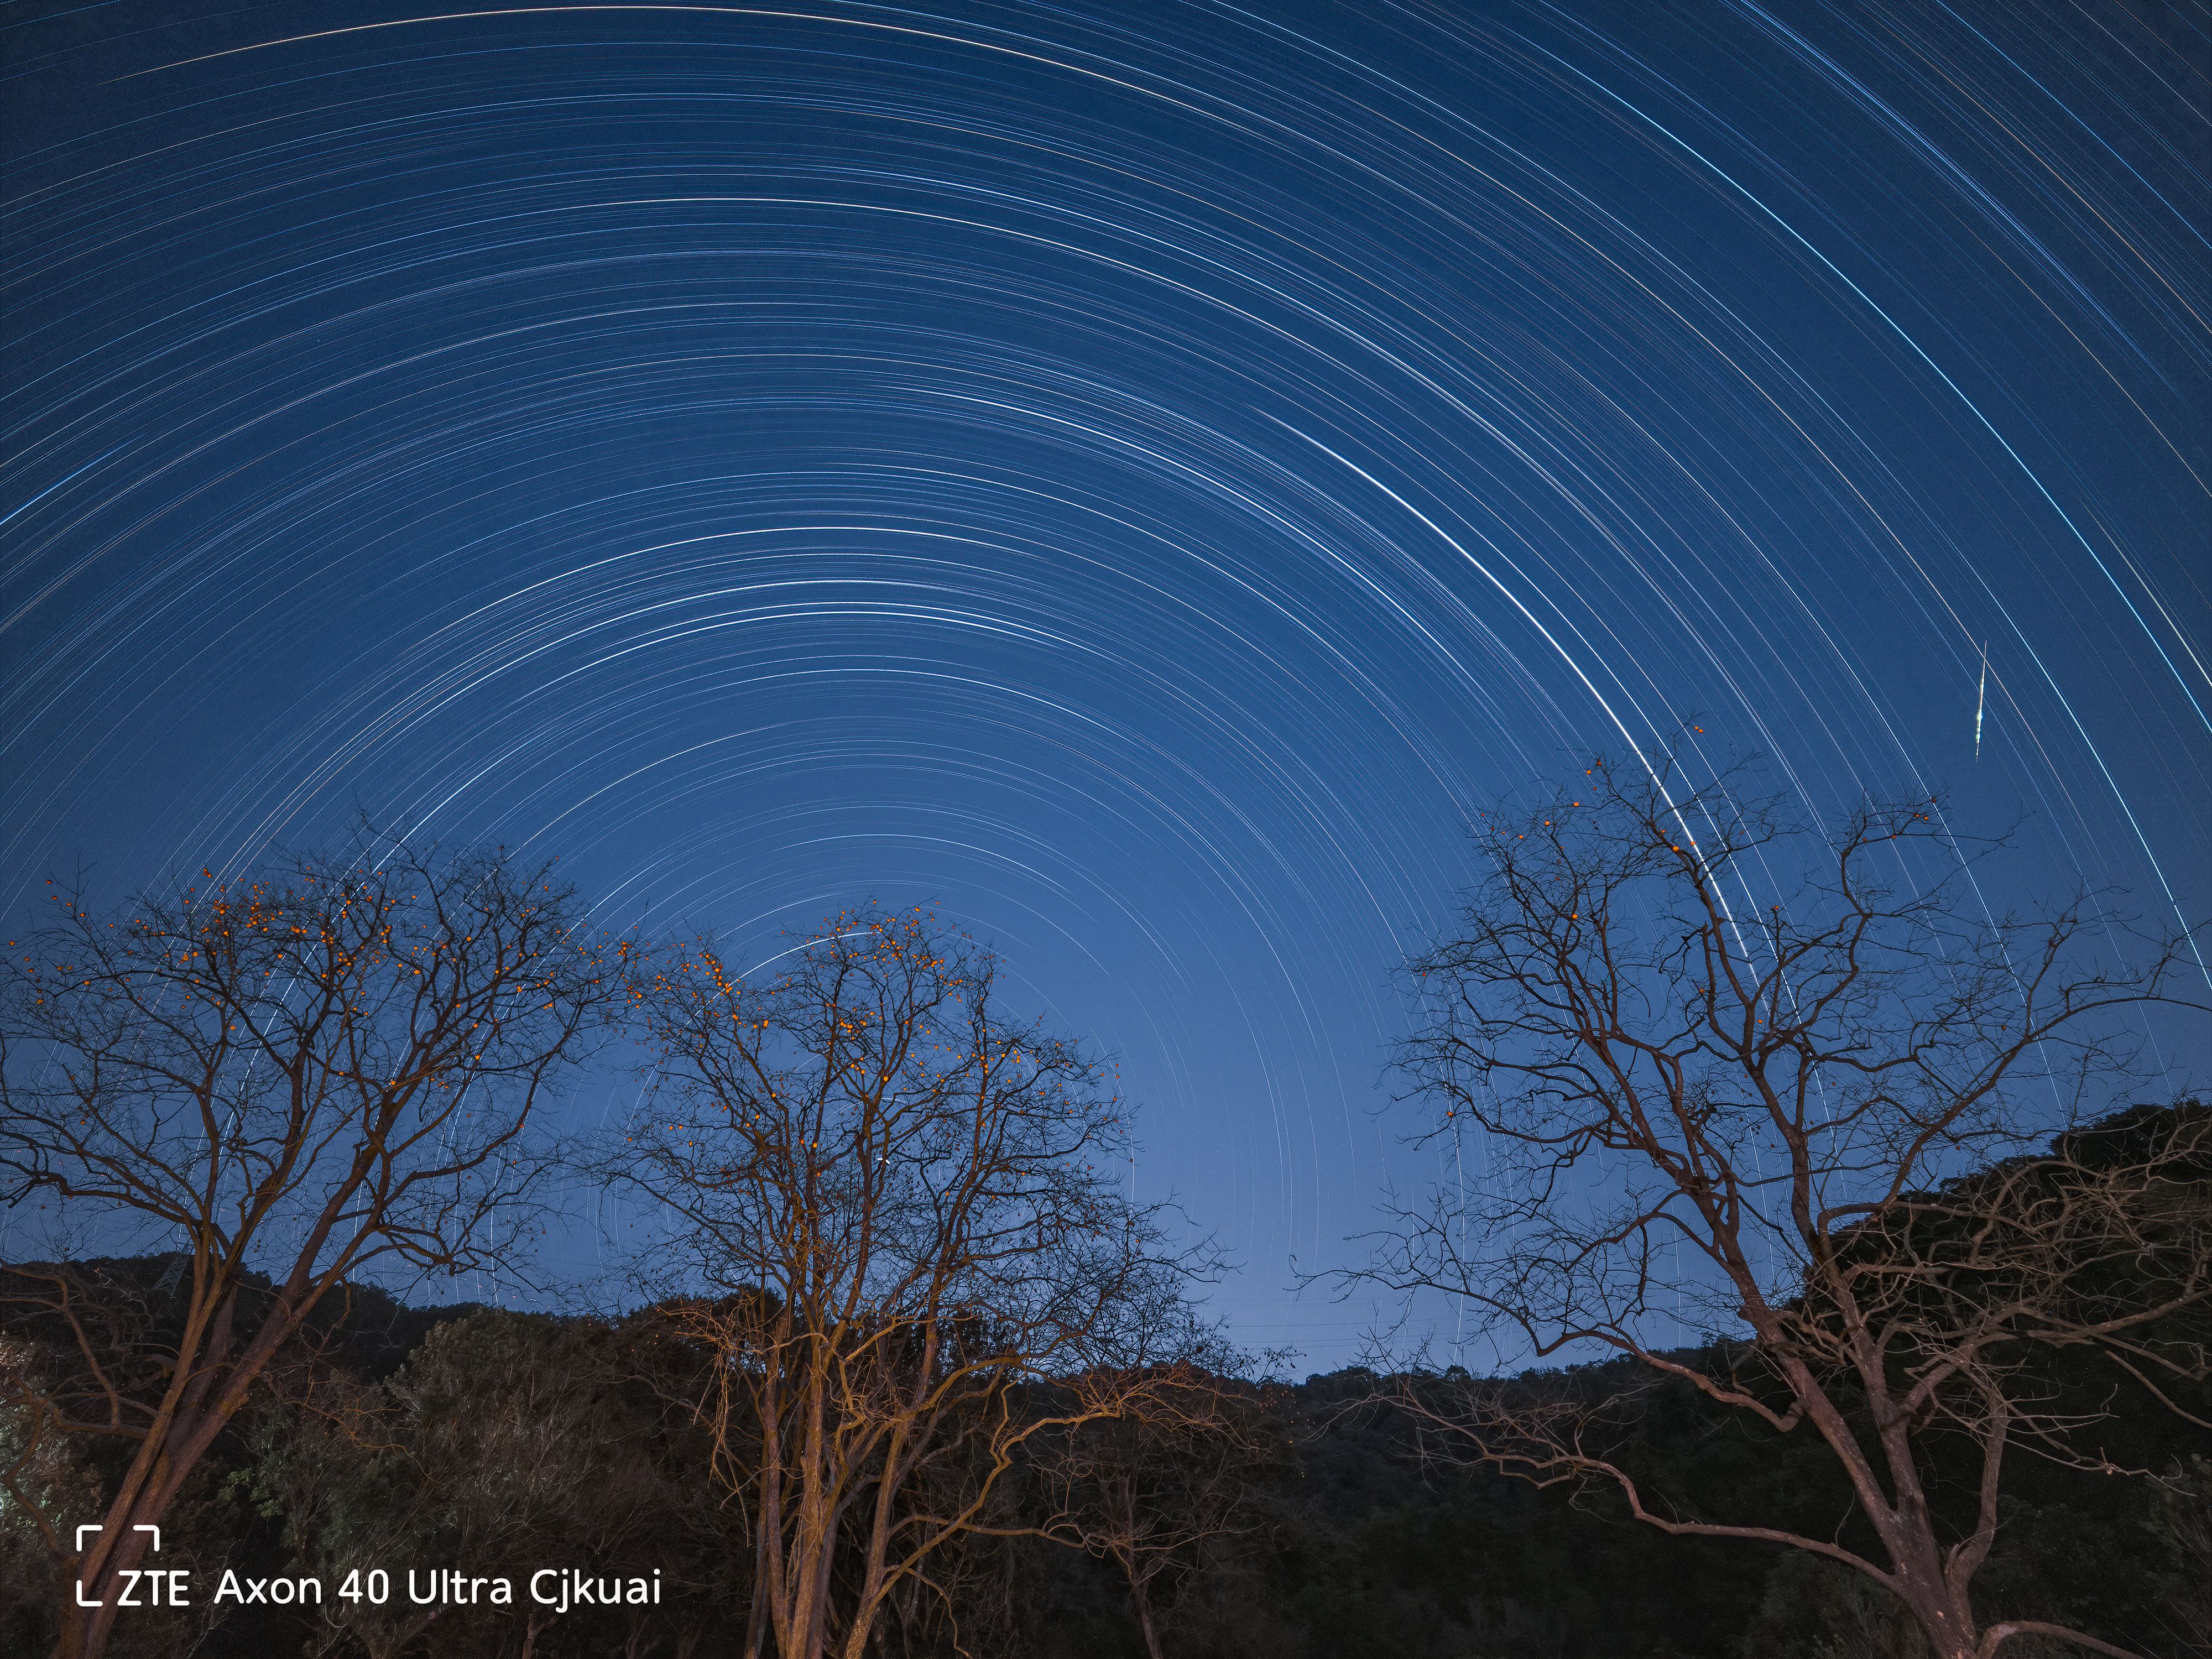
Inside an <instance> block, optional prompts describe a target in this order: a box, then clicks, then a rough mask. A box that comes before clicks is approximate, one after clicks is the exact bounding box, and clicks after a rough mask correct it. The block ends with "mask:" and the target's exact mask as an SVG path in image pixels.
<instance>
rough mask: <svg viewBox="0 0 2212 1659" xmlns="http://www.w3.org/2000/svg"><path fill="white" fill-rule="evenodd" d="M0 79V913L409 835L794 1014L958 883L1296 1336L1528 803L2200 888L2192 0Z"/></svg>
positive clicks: (418, 19) (2203, 782)
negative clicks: (1936, 849)
mask: <svg viewBox="0 0 2212 1659" xmlns="http://www.w3.org/2000/svg"><path fill="white" fill-rule="evenodd" d="M0 47H3V48H4V64H5V70H4V73H5V77H6V78H5V79H4V81H0V97H4V98H5V100H6V104H7V132H6V145H7V179H6V190H5V198H6V204H7V217H6V228H5V238H6V240H5V285H6V286H5V294H6V298H5V304H6V307H7V321H6V348H7V350H6V363H5V368H6V385H5V388H4V403H0V409H4V420H5V422H6V431H7V441H6V445H5V449H4V455H0V513H4V515H5V516H4V521H0V538H4V548H3V549H0V559H4V573H5V574H4V577H0V652H3V653H4V658H0V688H3V689H0V884H4V893H3V894H0V897H4V902H5V905H6V906H7V908H8V913H9V915H23V914H26V913H27V910H28V909H29V908H30V907H31V906H32V905H33V902H34V897H35V895H36V894H37V893H38V892H39V891H40V889H41V884H42V882H43V881H44V879H45V878H46V877H47V876H49V875H52V874H56V873H69V872H76V871H79V870H82V872H83V874H84V878H85V879H86V880H87V882H88V884H89V885H90V886H91V887H92V888H93V889H94V890H95V891H96V892H102V893H120V892H122V891H125V890H129V889H130V888H131V887H133V886H136V885H138V884H143V883H146V882H148V881H151V880H155V879H157V878H161V876H162V875H163V874H164V873H165V872H172V871H174V870H177V869H180V868H185V867H191V868H194V869H197V868H198V867H199V866H202V865H206V866H210V867H211V868H215V869H217V870H218V871H223V870H233V869H238V868H242V867H244V866H246V865H247V864H248V863H250V862H251V861H252V860H254V859H255V858H256V857H258V856H259V855H260V854H263V853H264V851H265V850H266V849H268V848H270V847H271V846H276V845H292V844H298V843H302V842H316V841H319V840H324V839H327V838H329V837H331V836H335V835H337V834H339V833H341V832H343V829H345V827H346V826H347V825H348V824H349V823H351V822H352V821H354V820H355V819H356V817H358V816H360V815H362V814H366V815H368V817H370V818H371V819H373V820H374V822H375V823H379V824H380V825H383V826H386V827H387V828H389V829H394V830H397V831H403V832H405V833H408V834H410V835H413V836H420V837H423V838H426V839H439V840H447V841H453V842H462V841H469V840H487V841H489V840H503V841H505V842H508V843H510V844H515V845H521V846H526V847H528V848H531V849H532V850H542V851H544V852H549V853H550V852H557V853H559V854H561V855H562V859H563V861H564V866H565V867H566V868H568V871H569V872H570V873H571V875H572V876H573V877H574V879H575V880H576V881H577V882H578V883H579V884H580V885H581V886H582V887H583V888H584V889H585V890H586V891H587V892H589V893H591V894H592V895H593V896H595V897H596V898H597V899H598V900H599V903H600V905H601V908H602V911H603V913H604V914H605V915H606V916H607V917H608V918H609V920H610V921H614V922H617V923H618V924H621V925H630V924H642V925H644V926H646V927H647V928H648V929H678V928H680V929H689V928H694V927H703V928H711V929H713V930H714V931H716V932H717V933H720V934H721V935H722V936H723V937H724V938H725V939H727V940H729V941H732V943H733V945H734V946H735V947H736V949H735V954H736V955H737V956H738V957H743V958H744V959H748V960H760V959H764V958H767V957H770V956H771V955H773V953H774V952H775V951H777V950H778V949H780V948H781V946H780V945H779V944H778V943H777V941H778V939H779V938H780V937H781V933H782V930H784V929H787V928H803V927H811V926H812V925H813V924H815V923H816V922H817V920H818V919H819V918H820V917H822V916H823V915H829V914H831V913H834V912H836V911H837V910H839V909H841V908H843V907H844V906H846V905H848V904H849V903H854V902H860V901H865V900H866V899H869V898H874V899H877V900H878V901H881V902H885V903H890V904H907V903H915V902H933V903H935V904H936V905H937V906H938V907H939V909H940V910H941V911H942V913H943V914H944V915H946V916H947V917H949V918H951V919H953V920H955V921H957V922H959V923H960V924H962V925H963V926H965V927H969V928H971V929H972V930H973V931H974V932H975V933H977V934H978V935H980V936H981V937H985V938H987V939H992V940H994V941H995V942H996V944H997V945H999V946H1000V949H1001V950H1003V951H1005V953H1006V957H1007V958H1008V961H1009V963H1010V965H1011V967H1012V970H1013V971H1014V972H1015V973H1016V974H1018V975H1019V977H1020V980H1021V981H1022V983H1023V986H1024V991H1025V994H1026V995H1028V996H1029V997H1030V999H1032V1000H1033V1002H1034V1004H1035V1006H1036V1007H1038V1008H1039V1009H1042V1010H1045V1011H1048V1012H1049V1013H1050V1014H1051V1015H1052V1017H1053V1018H1054V1019H1055V1020H1056V1021H1058V1022H1059V1023H1060V1024H1062V1025H1064V1026H1065V1027H1066V1029H1069V1030H1073V1031H1076V1032H1079V1033H1082V1034H1085V1036H1088V1037H1089V1038H1090V1039H1091V1040H1092V1041H1093V1042H1095V1043H1096V1044H1097V1046H1098V1047H1099V1048H1101V1049H1103V1050H1104V1051H1107V1052H1109V1053H1110V1054H1114V1055H1115V1056H1116V1057H1117V1060H1118V1064H1119V1068H1120V1073H1121V1083H1122V1085H1123V1086H1124V1087H1125V1088H1126V1089H1127V1091H1128V1093H1129V1095H1130V1097H1131V1098H1132V1099H1133V1100H1134V1101H1135V1102H1137V1103H1139V1106H1140V1112H1139V1120H1138V1121H1139V1134H1140V1136H1141V1139H1142V1141H1143V1145H1144V1152H1143V1153H1142V1155H1141V1158H1140V1160H1139V1163H1138V1164H1136V1165H1134V1166H1133V1168H1132V1169H1131V1170H1130V1171H1129V1172H1128V1178H1129V1180H1130V1181H1131V1182H1133V1184H1134V1185H1135V1187H1136V1188H1137V1189H1138V1190H1139V1193H1140V1194H1141V1195H1143V1196H1146V1197H1158V1196H1161V1195H1164V1194H1168V1193H1170V1192H1171V1193H1174V1194H1178V1195H1179V1196H1180V1198H1181V1200H1182V1202H1183V1204H1184V1206H1185V1207H1186V1208H1187V1209H1188V1212H1189V1213H1190V1215H1191V1217H1192V1218H1193V1220H1194V1223H1195V1224H1196V1225H1199V1226H1200V1227H1202V1228H1204V1229H1206V1230H1209V1231H1213V1232H1216V1233H1218V1236H1219V1237H1220V1239H1221V1241H1222V1242H1223V1243H1225V1244H1226V1245H1227V1246H1228V1247H1229V1248H1230V1249H1231V1250H1233V1251H1234V1252H1235V1253H1236V1254H1237V1256H1238V1257H1240V1258H1241V1259H1242V1261H1243V1262H1244V1263H1245V1267H1244V1269H1243V1273H1241V1274H1240V1275H1238V1276H1237V1278H1236V1279H1232V1280H1231V1282H1230V1283H1228V1284H1227V1285H1225V1286H1224V1287H1223V1288H1222V1291H1221V1293H1220V1296H1219V1297H1218V1304H1219V1306H1220V1307H1221V1309H1222V1310H1225V1312H1227V1313H1228V1314H1229V1315H1230V1316H1231V1318H1232V1320H1233V1321H1234V1328H1235V1329H1236V1330H1237V1333H1238V1334H1239V1335H1240V1336H1241V1337H1243V1338H1244V1339H1245V1340H1249V1341H1253V1342H1255V1343H1264V1344H1274V1343H1293V1344H1296V1345H1297V1346H1299V1347H1300V1348H1302V1349H1303V1350H1304V1351H1305V1352H1307V1353H1308V1354H1309V1355H1310V1356H1313V1357H1315V1358H1317V1359H1321V1360H1328V1359H1331V1358H1337V1357H1339V1356H1340V1355H1341V1354H1342V1353H1344V1352H1348V1351H1349V1345H1350V1344H1351V1342H1352V1340H1353V1339H1354V1337H1355V1335H1356V1334H1357V1330H1358V1327H1359V1326H1360V1325H1361V1323H1362V1322H1363V1321H1364V1318H1365V1317H1366V1315H1365V1313H1364V1310H1362V1309H1361V1308H1359V1307H1358V1306H1355V1305H1351V1304H1334V1303H1331V1302H1328V1300H1327V1299H1326V1298H1317V1297H1316V1296H1314V1295H1313V1294H1312V1293H1310V1292H1309V1293H1308V1294H1307V1295H1306V1296H1305V1297H1303V1298H1298V1297H1293V1295H1292V1294H1291V1290H1290V1289H1289V1282H1290V1279H1291V1273H1292V1267H1291V1262H1292V1259H1293V1258H1295V1259H1296V1263H1297V1270H1298V1271H1308V1270H1313V1269H1319V1268H1322V1267H1327V1266H1329V1265H1331V1264H1333V1263H1334V1262H1336V1261H1340V1260H1342V1259H1344V1258H1345V1256H1346V1253H1347V1252H1348V1251H1351V1250H1352V1249H1356V1247H1353V1246H1348V1245H1347V1244H1346V1243H1345V1240H1346V1236H1347V1235H1349V1234H1352V1233H1356V1232H1358V1231H1359V1230H1360V1229H1361V1228H1362V1227H1363V1226H1365V1225H1369V1219H1368V1218H1369V1217H1370V1214H1371V1206H1372V1205H1373V1203H1374V1201H1375V1199H1376V1194H1378V1192H1379V1191H1380V1190H1381V1188H1382V1187H1383V1183H1384V1182H1385V1181H1386V1180H1387V1179H1389V1178H1390V1177H1391V1176H1393V1175H1395V1176H1398V1177H1399V1178H1401V1179H1415V1180H1418V1179H1419V1178H1420V1175H1421V1168H1422V1166H1421V1164H1420V1161H1419V1158H1418V1157H1417V1156H1416V1155H1414V1154H1413V1153H1411V1152H1407V1150H1406V1149H1405V1148H1404V1147H1403V1146H1401V1139H1400V1137H1401V1131H1402V1125H1401V1124H1400V1123H1398V1122H1396V1121H1394V1119H1393V1116H1392V1114H1391V1111H1390V1109H1389V1097H1390V1094H1391V1091H1392V1088H1393V1085H1392V1084H1391V1082H1390V1081H1389V1078H1388V1077H1387V1076H1386V1075H1385V1073H1384V1066H1385V1062H1386V1060H1387V1059H1388V1056H1389V1050H1390V1046H1391V1044H1392V1042H1394V1040H1395V1038H1396V1037H1398V1036H1400V1035H1401V1032H1402V1030H1403V1027H1404V1019H1403V1010H1402V1006H1401V993H1400V990H1399V989H1398V988H1397V987H1396V986H1395V983H1394V979H1393V975H1394V971H1395V969H1396V967H1397V966H1398V964H1399V963H1401V962H1402V960H1403V959H1404V957H1406V955H1407V953H1408V952H1409V951H1414V950H1418V949H1419V947H1420V946H1421V945H1423V944H1424V943H1425V941H1426V940H1427V939H1429V938H1430V937H1431V934H1432V933H1433V931H1434V929H1435V928H1436V927H1438V926H1439V925H1440V924H1441V922H1442V921H1443V918H1444V917H1445V916H1446V915H1448V914H1449V907H1450V904H1451V902H1452V899H1453V896H1454V894H1455V892H1456V891H1457V890H1459V889H1460V888H1461V887H1462V885H1463V884H1464V883H1465V882H1466V881H1467V880H1468V877H1469V873H1470V872H1469V864H1468V850H1467V846H1466V842H1465V837H1464V827H1465V825H1466V823H1467V822H1468V817H1469V815H1470V814H1471V813H1472V812H1473V811H1475V810H1477V809H1478V808H1479V807H1480V806H1482V805H1486V804H1487V803H1488V802H1489V801H1491V800H1492V799H1495V798H1497V797H1498V796H1499V795H1500V794H1501V793H1505V792H1508V791H1510V790H1513V789H1515V788H1517V787H1522V786H1525V785H1527V784H1528V783H1530V782H1531V781H1534V780H1538V779H1541V778H1543V777H1547V776H1549V775H1557V774H1558V773H1559V772H1560V771H1561V770H1562V769H1564V768H1566V767H1569V766H1572V765H1577V764H1587V763H1588V762H1587V757H1588V756H1589V755H1590V754H1591V753H1592V752H1594V751H1595V750H1606V751H1607V752H1610V753H1616V754H1630V753H1642V754H1656V753H1657V752H1659V751H1660V750H1663V749H1664V748H1665V746H1666V745H1667V744H1668V742H1669V741H1670V740H1671V739H1672V738H1673V737H1674V734H1675V733H1676V732H1678V731H1680V732H1685V733H1686V741H1687V748H1686V760H1687V762H1688V764H1689V766H1690V768H1691V769H1692V771H1693V772H1695V773H1699V774H1701V775H1711V773H1712V772H1714V771H1716V770H1717V769H1721V768H1722V767H1723V766H1725V765H1726V764H1727V763H1729V761H1730V760H1731V759H1734V758H1736V757H1745V756H1753V755H1755V756H1759V757H1763V758H1764V762H1765V765H1766V766H1767V767H1768V769H1770V773H1771V776H1772V777H1773V778H1774V780H1775V781H1776V782H1777V783H1778V785H1780V786H1781V787H1784V788H1786V789H1787V790H1789V791H1790V792H1791V793H1793V794H1794V795H1795V796H1796V799H1798V800H1799V802H1800V803H1801V804H1802V808H1803V810H1804V811H1806V812H1808V814H1810V815H1813V816H1814V817H1832V816H1833V815H1835V814H1837V813H1838V812H1839V811H1841V810H1842V809H1844V807H1845V806H1846V805H1848V804H1849V803H1850V802H1851V801H1852V800H1853V799H1856V798H1857V795H1858V793H1860V792H1861V791H1863V790H1869V789H1871V790H1875V791H1881V792H1891V793H1915V794H1917V793H1927V794H1929V795H1934V794H1936V793H1939V792H1940V793H1943V795H1944V799H1945V800H1946V803H1947V810H1948V811H1950V812H1952V813H1953V814H1954V817H1955V818H1956V821H1957V822H1958V823H1959V825H1960V827H1961V828H1962V829H1969V830H1972V831H1975V832H1986V831H1993V830H2000V829H2006V828H2008V827H2011V826H2015V825H2017V830H2016V839H2017V842H2018V852H2017V854H2016V857H2015V860H2014V861H2013V862H2011V863H2009V864H2007V865H2005V866H2002V873H2001V874H2000V875H1998V876H1997V877H1996V881H1997V882H1998V884H1999V888H1998V890H1993V891H1992V892H1991V893H1990V895H1989V902H1990V903H1991V904H1993V905H1999V906H2002V905H2003V904H2006V903H2012V902H2027V901H2030V900H2033V898H2035V897H2037V896H2043V895H2046V894H2055V893H2059V892H2063V891H2069V890H2072V889H2074V888H2075V887H2079V886H2087V887H2089V888H2093V889H2099V890H2113V891H2114V892H2115V893H2117V894H2124V896H2125V902H2126V903H2127V904H2129V905H2130V906H2131V907H2132V908H2135V909H2136V910H2138V911H2140V912H2141V913H2142V914H2143V915H2145V916H2147V917H2149V918H2152V919H2154V920H2158V921H2164V922H2165V923H2166V925H2169V926H2175V927H2179V926H2182V925H2185V924H2195V923H2198V922H2200V921H2202V920H2203V918H2204V917H2205V916H2206V915H2207V914H2208V913H2209V912H2212V675H2209V674H2208V667H2207V653H2208V647H2207V642H2206V641H2207V623H2208V620H2212V608H2208V593H2207V582H2208V577H2212V559H2208V557H2207V550H2208V547H2212V496H2208V483H2212V458H2208V453H2207V442H2206V440H2207V434H2208V429H2212V417H2209V416H2208V411H2212V330H2208V319H2212V242H2208V227H2212V213H2209V212H2208V205H2212V179H2208V156H2209V155H2212V121H2208V108H2212V79H2208V63H2209V62H2212V59H2209V58H2208V33H2207V15H2206V13H2205V12H2204V10H2203V9H2202V8H2197V7H2192V8H2182V9H2170V10H2169V9H2130V8H2124V7H2122V6H2118V5H2110V4H2083V5H2071V4H2039V3H2021V4H2010V5H2005V6H2001V7H1993V6H1984V7H1975V6H1959V7H1952V6H1947V5H1943V4H1940V3H1899V4H1878V3H1869V4H1850V5H1805V6H1798V7H1772V8H1768V7H1762V6H1759V5H1755V4H1751V3H1726V0H1717V3H1690V4H1681V5H1667V6H1647V5H1621V6H1616V7H1604V6H1589V5H1552V4H1544V3H1528V4H1516V3H1499V4H1495V5H1492V4H1467V5H1448V6H1427V5H1422V6H1400V5H1391V4H1385V3H1379V0H1378V3H1372V4H1364V5H1360V6H1348V7H1341V8H1334V7H1317V6H1316V7H1306V6H1296V7H1284V6H1237V5H1229V4H1193V5H1187V6H1158V7H1152V6H1145V7H1131V6H1123V5H1118V4H1105V3H1101V4H1093V5H1084V4H1078V5H1057V4H1054V5H1048V4H1042V3H1038V4H1024V5H973V6H957V7H949V8H919V7H898V6H890V5H839V4H812V3H809V4H798V5H791V6H782V7H745V6H734V5H732V6H718V5H651V4H647V5H561V6H520V5H518V6H506V7H496V8H492V7H486V8H478V9H435V10H434V9H428V8H424V9H420V10H414V9H407V8H404V7H402V6H398V5H392V4H376V5H355V4H315V5H307V4H273V5H249V6H242V7H217V6H208V7H205V8H201V7H197V6H194V5H190V4H185V3H178V0H170V3H161V4H137V3H131V0H113V3H108V4H105V5H90V6H75V7H70V6H40V5H35V4H32V3H29V0H14V3H11V4H10V5H9V6H8V7H6V8H5V9H4V10H0ZM1985 642H1986V643H1985ZM1577 757H1582V758H1580V759H1577ZM2115 902H2118V900H2116V901H2115ZM2197 947H2198V949H2199V950H2200V951H2203V952H2204V954H2205V956H2208V957H2212V946H2208V944H2207V942H2206V941H2205V940H2204V939H2203V936H2202V934H2201V933H2200V934H2199V936H2198V940H2197ZM2200 960H2201V958H2200ZM2203 1059H2204V1056H2203V1055H2202V1054H2196V1053H2193V1052H2191V1051H2190V1050H2189V1049H2188V1048H2185V1047H2182V1048H2176V1047H2174V1046H2172V1044H2171V1042H2169V1044H2168V1047H2167V1048H2165V1049H2162V1050H2160V1051H2159V1053H2158V1054H2157V1055H2156V1058H2155V1062H2154V1063H2155V1065H2156V1066H2160V1067H2162V1068H2164V1072H2165V1074H2166V1077H2167V1078H2168V1079H2170V1080H2171V1082H2172V1085H2173V1086H2176V1087H2179V1086H2180V1085H2182V1084H2183V1083H2185V1082H2191V1081H2201V1080H2202V1064H2203ZM622 1086H623V1085H621V1084H620V1083H619V1082H618V1081H616V1082H610V1083H608V1084H606V1085H605V1087H604V1088H599V1089H598V1090H597V1091H596V1092H595V1091H592V1090H587V1091H585V1092H584V1093H583V1094H581V1095H580V1096H579V1097H576V1098H575V1099H574V1100H573V1101H571V1102H569V1103H567V1105H566V1108H565V1109H567V1110H568V1111H569V1112H570V1113H572V1114H574V1115H576V1116H577V1117H578V1118H579V1120H580V1121H581V1120H594V1119H596V1118H597V1117H598V1116H599V1115H601V1114H603V1113H604V1112H605V1110H607V1109H609V1108H608V1104H607V1102H608V1099H609V1098H610V1094H609V1091H614V1092H617V1093H618V1092H619V1091H620V1089H621V1087H622Z"/></svg>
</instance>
